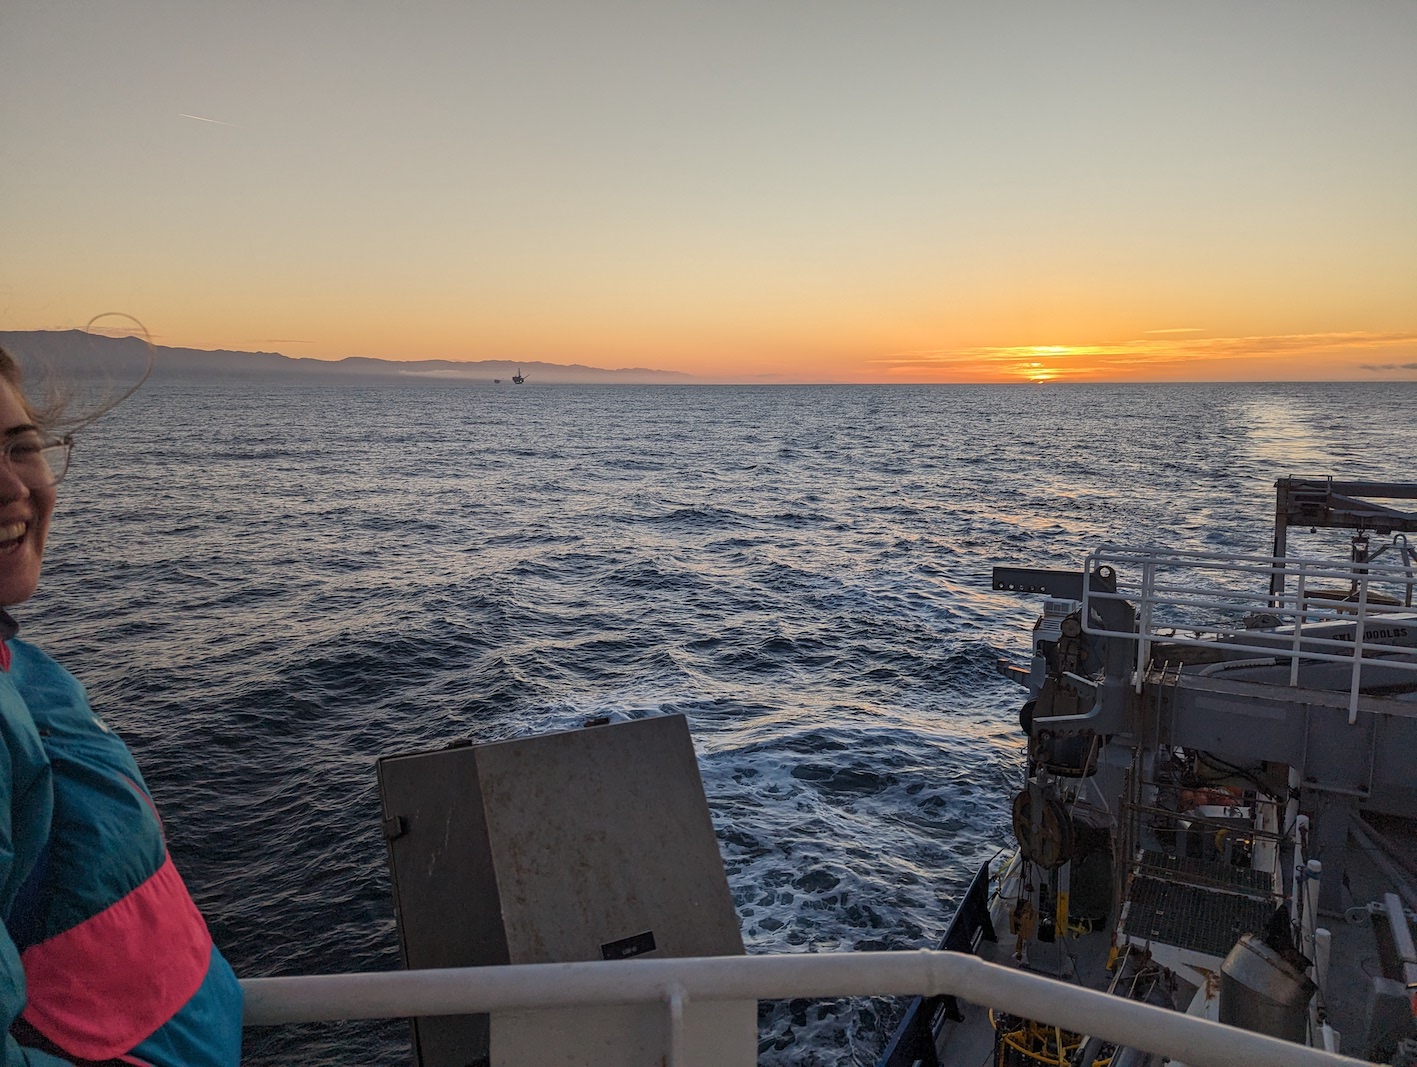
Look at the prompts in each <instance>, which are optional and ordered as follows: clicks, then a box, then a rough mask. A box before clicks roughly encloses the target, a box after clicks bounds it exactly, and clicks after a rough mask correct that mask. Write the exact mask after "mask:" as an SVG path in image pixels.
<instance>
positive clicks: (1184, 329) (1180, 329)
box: [1146, 326, 1205, 335]
mask: <svg viewBox="0 0 1417 1067" xmlns="http://www.w3.org/2000/svg"><path fill="white" fill-rule="evenodd" d="M1146 332H1147V334H1148V335H1151V334H1154V333H1205V327H1204V326H1173V327H1171V329H1169V330H1147V331H1146Z"/></svg>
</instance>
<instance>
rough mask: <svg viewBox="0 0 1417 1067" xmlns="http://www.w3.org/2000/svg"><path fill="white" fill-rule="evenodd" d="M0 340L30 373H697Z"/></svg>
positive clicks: (479, 376)
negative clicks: (150, 359) (145, 370)
mask: <svg viewBox="0 0 1417 1067" xmlns="http://www.w3.org/2000/svg"><path fill="white" fill-rule="evenodd" d="M0 346H3V347H4V348H5V350H6V351H7V352H9V353H10V354H11V355H13V356H14V357H15V358H16V359H17V360H19V361H20V364H21V366H22V367H24V368H25V371H26V373H27V374H29V375H35V376H39V375H43V374H58V375H65V376H77V377H88V376H90V375H104V376H111V377H113V378H116V379H123V378H128V377H130V376H133V377H136V376H137V375H139V374H141V373H142V372H143V368H144V367H145V366H147V362H148V357H149V354H150V352H151V354H152V357H153V364H154V365H153V377H154V378H271V377H296V378H301V379H303V380H307V381H308V380H311V379H322V380H328V381H332V382H333V381H349V380H351V379H355V380H369V379H372V378H389V379H398V380H402V381H410V380H415V379H421V380H436V379H445V380H447V381H450V382H467V383H482V384H486V385H488V386H491V385H494V384H496V383H497V380H498V379H500V380H501V384H502V385H504V386H506V387H507V388H511V387H512V376H513V375H515V374H521V375H523V376H524V377H525V378H526V380H527V383H528V384H541V385H570V384H597V383H599V384H607V385H611V384H613V385H637V384H638V385H661V384H689V383H692V382H695V381H697V380H698V379H696V378H695V377H694V376H693V375H690V374H682V373H680V372H679V371H665V370H649V369H647V368H643V367H633V368H626V369H622V370H602V369H600V368H599V367H585V366H581V365H580V364H575V363H573V364H569V365H564V364H559V363H541V362H532V363H516V362H513V361H510V360H500V359H484V360H477V361H468V362H461V361H458V360H450V359H418V360H409V361H407V362H403V361H400V360H393V359H371V358H368V357H366V356H346V357H345V358H344V359H339V360H325V359H310V358H308V357H301V358H298V359H297V358H292V357H290V356H285V355H282V354H281V353H279V352H228V351H208V350H205V349H200V348H168V347H166V346H165V345H154V346H153V347H152V348H151V350H150V349H149V348H148V346H147V345H146V344H144V343H143V342H142V341H141V340H139V339H138V338H136V337H104V336H101V335H99V334H91V333H85V332H84V331H82V330H10V331H4V330H0Z"/></svg>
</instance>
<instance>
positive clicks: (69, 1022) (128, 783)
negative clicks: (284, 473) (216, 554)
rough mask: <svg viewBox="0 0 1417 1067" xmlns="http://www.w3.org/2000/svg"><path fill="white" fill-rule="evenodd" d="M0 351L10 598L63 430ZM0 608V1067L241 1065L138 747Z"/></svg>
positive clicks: (5, 583)
mask: <svg viewBox="0 0 1417 1067" xmlns="http://www.w3.org/2000/svg"><path fill="white" fill-rule="evenodd" d="M53 414H54V413H53V412H50V413H48V414H46V413H41V412H39V411H37V410H36V409H35V408H34V407H33V406H32V405H31V404H30V403H29V401H28V400H27V399H26V397H25V395H24V393H23V391H22V390H21V383H20V372H19V367H18V365H17V364H16V363H15V361H14V360H13V359H11V357H10V356H9V355H8V354H7V353H5V352H4V351H3V349H0V605H3V607H8V606H10V605H14V604H18V603H22V602H23V601H26V600H28V599H29V598H30V597H31V596H32V595H33V594H34V592H35V590H36V588H37V587H38V585H39V577H40V569H41V566H42V564H43V561H44V549H45V543H46V541H47V540H48V535H49V523H50V518H51V517H52V515H53V513H54V505H55V500H56V495H57V494H56V486H57V485H58V484H59V482H60V480H61V479H62V478H63V477H64V474H65V473H66V472H67V470H68V464H69V451H70V448H71V446H72V443H73V441H72V438H71V437H56V436H54V435H53V434H52V433H51V432H50V431H49V430H48V429H47V427H48V426H49V425H52V423H51V421H50V420H51V418H52V417H53ZM3 607H0V639H3V644H0V745H3V746H4V748H5V752H4V753H3V757H2V758H0V844H3V847H0V916H3V918H4V929H3V933H0V1023H3V1025H4V1026H5V1029H6V1033H5V1039H4V1040H5V1046H6V1047H5V1056H4V1062H5V1063H7V1064H9V1063H19V1062H24V1063H28V1064H63V1063H74V1062H91V1063H92V1062H96V1063H128V1064H135V1063H140V1064H151V1065H154V1067H167V1065H171V1067H176V1065H178V1064H194V1065H211V1067H216V1065H225V1064H235V1063H237V1062H238V1061H239V1059H240V1052H241V990H240V987H239V986H238V985H237V983H236V978H235V975H234V974H233V973H232V971H231V968H230V967H229V966H228V965H227V963H226V961H225V960H224V959H223V958H222V956H221V954H220V953H219V952H218V951H217V949H216V947H215V945H213V943H212V939H211V935H210V934H209V933H208V931H207V927H206V923H205V922H204V921H203V920H202V917H201V915H200V914H199V913H198V912H197V908H196V906H195V905H194V904H193V903H192V900H191V897H190V896H188V894H187V889H186V887H185V886H184V885H183V883H182V879H181V877H180V876H179V875H178V873H177V870H176V868H175V867H174V866H173V864H172V860H171V857H169V856H168V854H167V845H166V842H165V839H164V837H163V831H162V823H161V821H160V820H159V818H158V815H157V810H156V808H154V806H153V802H152V798H151V796H150V795H149V793H148V789H147V787H146V785H145V784H144V782H143V778H142V774H141V773H140V772H139V771H138V767H137V765H136V763H134V761H133V757H132V755H131V754H130V753H129V752H128V749H127V747H126V746H125V745H124V744H123V742H122V741H120V740H119V739H118V738H117V737H116V736H115V735H114V734H113V733H112V732H111V731H110V730H109V728H108V727H107V726H106V725H105V724H104V723H103V721H102V720H101V719H99V717H98V716H97V715H95V714H94V712H93V710H92V708H90V706H89V703H88V697H87V695H86V694H85V692H84V688H83V686H82V685H80V684H79V682H78V681H77V680H76V679H75V678H74V677H73V676H72V675H71V674H69V672H68V671H66V670H64V668H63V667H61V666H59V664H57V663H55V662H54V661H53V660H52V659H50V658H49V657H48V656H46V655H45V654H44V653H43V652H40V651H39V650H38V649H37V648H35V647H34V646H33V645H30V644H28V643H27V642H24V641H20V640H19V639H18V638H17V637H16V634H17V633H18V631H19V627H18V625H17V624H16V623H15V621H14V619H13V618H11V616H10V615H9V613H8V612H6V611H5V610H3Z"/></svg>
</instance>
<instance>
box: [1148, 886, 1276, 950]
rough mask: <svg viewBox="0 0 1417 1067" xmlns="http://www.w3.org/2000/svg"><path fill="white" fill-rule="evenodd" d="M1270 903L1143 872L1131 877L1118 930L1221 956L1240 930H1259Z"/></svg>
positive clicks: (1271, 911) (1270, 911) (1270, 909)
mask: <svg viewBox="0 0 1417 1067" xmlns="http://www.w3.org/2000/svg"><path fill="white" fill-rule="evenodd" d="M1274 909H1275V905H1274V904H1272V903H1271V902H1270V901H1269V900H1256V899H1254V898H1253V897H1245V896H1238V895H1236V894H1234V893H1223V892H1216V891H1215V890H1214V889H1205V888H1203V887H1201V886H1194V885H1183V884H1181V883H1178V882H1169V881H1163V880H1162V879H1160V878H1151V877H1148V876H1145V875H1142V876H1138V877H1137V878H1135V879H1133V881H1132V893H1131V903H1130V907H1128V909H1127V913H1126V919H1125V920H1124V921H1123V923H1122V933H1123V934H1125V935H1127V936H1129V937H1135V938H1139V939H1141V940H1144V941H1154V942H1159V943H1161V944H1164V945H1174V946H1175V947H1177V948H1183V949H1189V950H1191V951H1193V952H1203V953H1205V954H1206V955H1208V956H1216V957H1219V958H1222V959H1223V958H1224V957H1225V956H1226V954H1227V953H1229V951H1230V950H1231V949H1232V948H1234V947H1235V942H1236V941H1238V940H1240V935H1242V934H1262V933H1264V928H1265V926H1266V925H1267V924H1268V922H1269V919H1270V916H1271V915H1273V914H1274Z"/></svg>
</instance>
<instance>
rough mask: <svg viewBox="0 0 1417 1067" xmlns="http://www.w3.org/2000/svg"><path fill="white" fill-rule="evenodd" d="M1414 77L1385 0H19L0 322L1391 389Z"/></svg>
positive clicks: (462, 353)
mask: <svg viewBox="0 0 1417 1067" xmlns="http://www.w3.org/2000/svg"><path fill="white" fill-rule="evenodd" d="M1414 55H1417V3H1414V2H1412V0H1380V2H1369V0H1333V2H1329V0H1283V2H1268V0H1244V2H1241V0H1235V2H1231V3H1211V2H1206V0H1188V2H1186V3H1175V2H1167V3H1161V2H1148V0H1129V2H1125V3H1123V2H1116V3H1112V2H1086V0H1080V2H1062V0H1046V2H1044V0H1038V2H1008V0H999V2H985V0H980V2H977V3H955V2H952V0H928V2H915V0H899V2H892V0H874V2H871V3H867V2H865V0H855V2H846V0H751V2H749V0H695V2H676V0H666V2H649V0H633V2H632V0H576V2H571V0H510V2H477V0H456V2H453V0H379V2H374V0H284V2H276V0H251V2H242V3H222V2H218V0H197V2H193V0H181V2H175V0H174V2H156V0H82V2H77V0H10V2H7V3H5V4H4V5H3V6H0V144H2V145H3V146H4V151H3V153H0V234H3V245H0V329H10V330H49V329H71V328H82V327H84V326H85V324H86V323H87V322H88V321H89V320H90V319H91V318H93V317H94V316H96V315H100V314H102V313H106V312H121V313H123V314H126V315H131V316H133V317H135V318H137V319H138V320H140V321H141V322H142V323H143V324H144V325H145V326H146V328H147V330H148V331H149V332H150V334H151V336H152V338H153V340H154V341H155V342H156V343H158V344H162V345H172V346H177V347H191V348H208V349H222V348H224V349H236V350H257V351H278V352H283V353H284V354H286V355H290V356H311V357H316V358H321V359H339V358H342V357H345V356H354V355H358V356H373V357H379V358H384V359H455V360H481V359H507V360H514V361H527V362H531V361H545V362H551V363H582V364H588V365H591V366H597V367H605V368H618V367H649V368H655V369H661V370H676V371H682V372H687V373H691V374H695V375H699V376H702V377H704V378H705V379H707V380H719V381H739V382H937V381H938V382H979V381H1019V382H1027V381H1040V382H1041V381H1049V380H1061V381H1166V380H1178V381H1227V380H1261V381H1277V380H1354V379H1357V380H1401V381H1417V62H1414V61H1413V58H1412V57H1413V56H1414ZM105 321H114V320H105Z"/></svg>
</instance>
